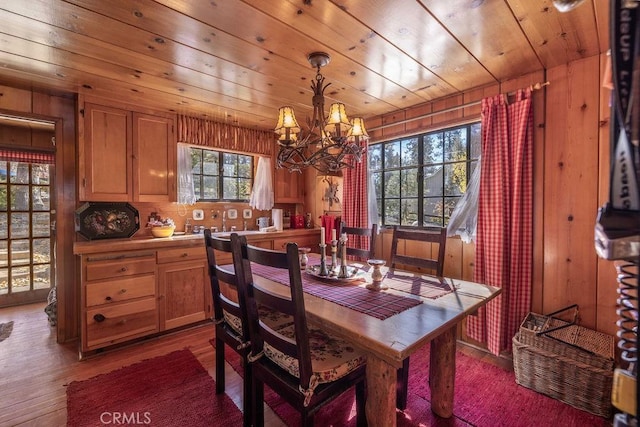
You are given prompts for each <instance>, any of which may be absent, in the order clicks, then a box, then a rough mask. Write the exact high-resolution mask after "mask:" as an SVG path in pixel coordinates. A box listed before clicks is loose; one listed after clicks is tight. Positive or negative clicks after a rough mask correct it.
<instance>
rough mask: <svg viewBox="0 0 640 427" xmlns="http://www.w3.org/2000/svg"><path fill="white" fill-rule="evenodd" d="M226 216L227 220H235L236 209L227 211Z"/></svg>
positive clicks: (236, 216)
mask: <svg viewBox="0 0 640 427" xmlns="http://www.w3.org/2000/svg"><path fill="white" fill-rule="evenodd" d="M227 216H228V217H229V219H237V218H238V211H237V210H236V209H229V210H228V211H227Z"/></svg>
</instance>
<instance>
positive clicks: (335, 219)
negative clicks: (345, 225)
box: [320, 215, 341, 245]
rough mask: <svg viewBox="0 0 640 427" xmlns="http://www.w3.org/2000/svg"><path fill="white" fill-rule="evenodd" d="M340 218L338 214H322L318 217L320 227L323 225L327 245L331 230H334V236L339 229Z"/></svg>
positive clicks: (329, 240) (329, 241) (329, 242)
mask: <svg viewBox="0 0 640 427" xmlns="http://www.w3.org/2000/svg"><path fill="white" fill-rule="evenodd" d="M340 218H341V217H339V216H333V215H322V216H321V217H320V223H321V224H322V227H324V239H325V241H326V242H327V245H330V244H331V230H336V237H338V238H339V237H340V236H337V234H338V231H339V230H340Z"/></svg>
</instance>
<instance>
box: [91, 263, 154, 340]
mask: <svg viewBox="0 0 640 427" xmlns="http://www.w3.org/2000/svg"><path fill="white" fill-rule="evenodd" d="M155 255H156V253H155V251H144V252H126V253H112V254H111V253H107V254H101V255H91V256H83V257H82V271H83V280H82V291H81V297H82V300H83V305H82V306H83V309H82V317H81V319H82V322H81V324H82V325H81V326H82V331H81V336H82V345H81V352H86V351H91V350H96V349H99V348H102V347H106V346H109V345H113V344H118V343H121V342H124V341H128V340H131V339H134V338H137V337H142V336H145V335H149V334H152V333H154V332H157V331H158V309H157V300H156V256H155Z"/></svg>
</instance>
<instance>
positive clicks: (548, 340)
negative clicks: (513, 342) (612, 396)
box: [519, 313, 615, 370]
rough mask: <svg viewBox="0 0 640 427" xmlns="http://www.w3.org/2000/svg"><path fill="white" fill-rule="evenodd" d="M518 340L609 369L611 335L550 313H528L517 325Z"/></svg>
mask: <svg viewBox="0 0 640 427" xmlns="http://www.w3.org/2000/svg"><path fill="white" fill-rule="evenodd" d="M519 341H520V342H521V343H522V344H528V345H531V346H534V347H537V348H540V349H542V350H545V351H548V352H550V353H553V354H557V355H559V356H565V357H569V358H571V359H573V360H575V361H577V362H582V363H586V364H588V365H591V366H595V367H598V368H602V369H610V370H613V366H614V360H613V358H614V348H615V341H614V338H613V337H612V336H611V335H606V334H603V333H601V332H597V331H594V330H592V329H588V328H585V327H583V326H578V325H575V324H572V323H569V322H565V321H563V320H560V319H556V318H554V317H552V316H550V315H542V314H536V313H529V314H528V315H527V317H526V318H525V319H524V321H523V322H522V324H521V325H520V338H519Z"/></svg>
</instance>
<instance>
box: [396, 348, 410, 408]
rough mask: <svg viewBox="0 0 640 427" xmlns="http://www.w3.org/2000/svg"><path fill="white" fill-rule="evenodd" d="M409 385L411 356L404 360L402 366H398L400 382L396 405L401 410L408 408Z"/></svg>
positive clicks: (397, 387)
mask: <svg viewBox="0 0 640 427" xmlns="http://www.w3.org/2000/svg"><path fill="white" fill-rule="evenodd" d="M408 387H409V358H408V357H407V358H406V359H404V360H403V361H402V368H398V382H397V384H396V407H397V408H398V409H400V410H401V411H404V410H405V409H407V388H408Z"/></svg>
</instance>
